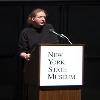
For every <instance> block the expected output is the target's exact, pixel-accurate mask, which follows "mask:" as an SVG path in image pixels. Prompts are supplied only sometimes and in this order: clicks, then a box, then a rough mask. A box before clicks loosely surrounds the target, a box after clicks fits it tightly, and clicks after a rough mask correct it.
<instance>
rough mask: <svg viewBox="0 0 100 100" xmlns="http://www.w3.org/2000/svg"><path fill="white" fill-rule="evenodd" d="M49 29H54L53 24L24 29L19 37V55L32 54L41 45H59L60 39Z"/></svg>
mask: <svg viewBox="0 0 100 100" xmlns="http://www.w3.org/2000/svg"><path fill="white" fill-rule="evenodd" d="M49 29H53V27H52V25H51V24H46V25H45V26H43V27H41V28H35V27H33V26H30V27H26V28H24V29H23V30H22V31H21V34H20V37H19V43H18V48H19V53H21V52H31V51H32V50H33V49H34V48H35V46H37V45H39V44H55V43H59V40H58V37H57V36H56V35H55V34H54V33H51V32H50V31H49Z"/></svg>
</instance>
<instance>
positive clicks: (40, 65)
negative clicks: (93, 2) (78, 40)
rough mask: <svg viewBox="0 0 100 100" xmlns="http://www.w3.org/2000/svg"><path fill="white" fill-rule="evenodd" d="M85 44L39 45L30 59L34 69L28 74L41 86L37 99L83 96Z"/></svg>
mask: <svg viewBox="0 0 100 100" xmlns="http://www.w3.org/2000/svg"><path fill="white" fill-rule="evenodd" d="M83 48H84V45H83V44H41V45H39V47H38V50H36V52H35V53H33V56H34V57H33V58H32V60H31V61H30V62H29V64H30V65H31V68H32V67H33V66H35V67H34V68H33V69H34V70H33V72H32V69H31V71H29V73H28V74H29V76H28V77H27V75H28V74H26V77H27V81H28V82H30V84H35V85H34V86H37V88H38V89H37V90H38V91H37V93H38V95H36V96H38V97H37V98H38V100H81V87H82V85H83V60H84V59H83V58H84V55H83ZM33 61H34V62H35V64H33V63H32V62H33ZM29 64H28V65H29ZM28 68H29V67H28ZM31 72H32V73H31ZM30 80H31V81H30ZM32 80H33V81H32Z"/></svg>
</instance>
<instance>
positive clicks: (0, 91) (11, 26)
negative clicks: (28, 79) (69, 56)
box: [0, 0, 100, 100]
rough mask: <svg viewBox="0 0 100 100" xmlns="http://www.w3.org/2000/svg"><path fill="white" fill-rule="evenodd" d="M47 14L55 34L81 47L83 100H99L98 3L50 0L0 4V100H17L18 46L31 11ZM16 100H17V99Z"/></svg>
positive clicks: (18, 78)
mask: <svg viewBox="0 0 100 100" xmlns="http://www.w3.org/2000/svg"><path fill="white" fill-rule="evenodd" d="M37 7H41V8H44V9H46V10H47V11H48V14H49V16H48V22H49V23H51V24H53V26H54V28H55V31H56V32H58V33H63V34H65V35H66V36H68V37H69V39H70V40H71V41H72V43H73V44H78V43H79V44H80V43H81V44H85V47H84V86H83V88H82V99H83V100H97V98H100V86H99V84H100V78H99V73H100V71H99V67H100V46H99V44H100V39H99V37H100V28H99V27H100V13H99V12H100V2H97V1H86V0H82V1H80V0H77V1H75V0H65V1H64V0H63V1H62V0H61V1H60V0H59V1H56V0H53V1H50V0H49V1H46V0H44V1H42V0H41V1H38V2H36V1H30V2H28V1H27V2H25V1H24V2H18V1H17V2H15V1H12V2H11V1H9V2H0V100H17V98H18V96H19V97H20V95H18V91H19V86H20V84H21V78H20V75H21V68H20V67H19V65H18V58H17V55H16V53H17V42H18V36H19V34H20V31H21V30H22V29H23V28H24V26H25V24H26V19H27V16H28V14H29V13H30V12H31V11H32V9H34V8H37ZM18 100H19V99H18Z"/></svg>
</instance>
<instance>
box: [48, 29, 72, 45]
mask: <svg viewBox="0 0 100 100" xmlns="http://www.w3.org/2000/svg"><path fill="white" fill-rule="evenodd" d="M50 31H51V32H53V33H54V34H56V35H58V36H60V37H61V38H66V39H67V40H68V42H69V43H70V44H72V42H71V41H70V40H69V38H68V37H67V36H65V35H64V34H58V33H56V32H55V31H54V30H53V29H50Z"/></svg>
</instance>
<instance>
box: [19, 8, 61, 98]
mask: <svg viewBox="0 0 100 100" xmlns="http://www.w3.org/2000/svg"><path fill="white" fill-rule="evenodd" d="M46 18H47V12H46V11H45V10H44V9H41V8H37V9H35V10H33V11H32V12H31V13H30V14H29V16H28V19H27V26H26V27H25V28H24V29H23V30H22V31H21V33H20V36H19V42H18V53H19V56H20V58H21V59H22V60H24V69H23V74H24V81H23V86H24V88H23V100H37V99H38V93H37V91H38V88H37V80H38V78H37V77H38V76H37V73H38V68H37V65H38V61H37V60H38V58H37V57H38V56H37V51H38V50H37V47H38V46H39V44H56V43H59V39H58V37H57V35H55V34H52V33H50V29H53V26H52V25H51V24H47V23H46Z"/></svg>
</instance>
